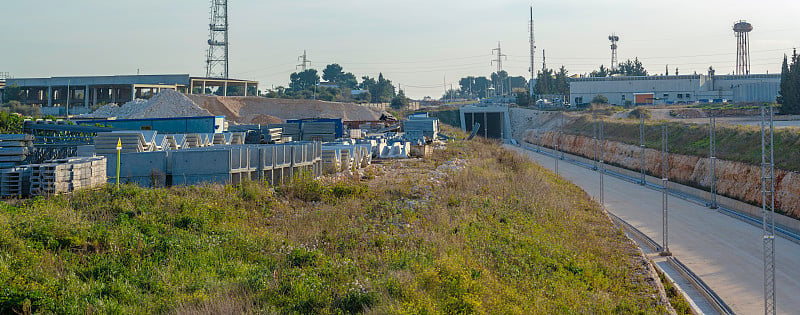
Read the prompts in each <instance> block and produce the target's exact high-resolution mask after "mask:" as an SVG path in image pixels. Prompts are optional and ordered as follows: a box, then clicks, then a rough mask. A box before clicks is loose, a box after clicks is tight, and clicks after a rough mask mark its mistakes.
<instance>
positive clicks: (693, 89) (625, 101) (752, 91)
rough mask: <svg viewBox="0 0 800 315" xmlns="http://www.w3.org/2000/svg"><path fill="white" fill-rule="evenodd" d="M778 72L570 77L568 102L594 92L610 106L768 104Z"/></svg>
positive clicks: (777, 86)
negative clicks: (715, 103)
mask: <svg viewBox="0 0 800 315" xmlns="http://www.w3.org/2000/svg"><path fill="white" fill-rule="evenodd" d="M780 83H781V76H780V74H750V75H714V74H713V72H711V73H709V75H701V74H697V75H672V76H637V77H625V76H614V77H603V78H572V79H570V96H569V98H570V101H571V102H572V104H573V105H585V104H588V103H591V102H592V99H593V98H594V97H595V96H597V95H603V96H605V97H607V98H608V101H609V103H611V104H614V105H653V104H682V103H686V104H689V103H696V102H726V101H727V102H733V103H764V102H768V103H772V102H775V101H776V98H777V97H778V93H779V91H780Z"/></svg>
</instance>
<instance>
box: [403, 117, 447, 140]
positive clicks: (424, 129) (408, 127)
mask: <svg viewBox="0 0 800 315" xmlns="http://www.w3.org/2000/svg"><path fill="white" fill-rule="evenodd" d="M403 130H405V132H406V133H407V134H409V133H410V134H411V135H414V136H416V137H417V138H418V137H419V133H420V132H421V133H422V136H424V137H425V138H428V139H436V137H437V136H438V134H439V119H438V118H434V117H418V116H411V117H409V118H408V120H406V121H405V122H404V123H403ZM413 140H417V139H413Z"/></svg>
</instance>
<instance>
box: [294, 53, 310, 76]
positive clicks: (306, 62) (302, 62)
mask: <svg viewBox="0 0 800 315" xmlns="http://www.w3.org/2000/svg"><path fill="white" fill-rule="evenodd" d="M297 60H299V61H300V64H299V65H297V66H295V69H297V67H300V70H301V71H306V68H307V67H308V65H310V64H311V60H308V55H307V54H306V51H305V49H304V50H303V55H302V56H298V57H297Z"/></svg>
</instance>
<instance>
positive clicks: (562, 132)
mask: <svg viewBox="0 0 800 315" xmlns="http://www.w3.org/2000/svg"><path fill="white" fill-rule="evenodd" d="M559 113H560V114H561V124H560V125H559V126H558V129H559V131H558V133H559V140H558V142H559V143H562V142H563V138H564V111H563V110H562V111H559ZM559 152H560V153H561V157H559V159H561V160H563V159H564V149H563V148H562V149H561V150H560V151H559Z"/></svg>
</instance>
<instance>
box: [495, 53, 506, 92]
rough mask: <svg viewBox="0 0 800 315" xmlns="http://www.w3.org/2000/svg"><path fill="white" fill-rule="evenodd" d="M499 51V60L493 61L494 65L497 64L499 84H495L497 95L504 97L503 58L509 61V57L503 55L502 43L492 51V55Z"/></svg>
mask: <svg viewBox="0 0 800 315" xmlns="http://www.w3.org/2000/svg"><path fill="white" fill-rule="evenodd" d="M495 51H497V59H495V60H492V63H497V84H495V89H496V90H495V93H497V94H498V95H503V80H502V79H501V78H500V71H503V58H505V59H506V60H508V56H506V55H505V54H503V50H502V49H501V48H500V42H497V48H494V49H492V54H494V52H495Z"/></svg>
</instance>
